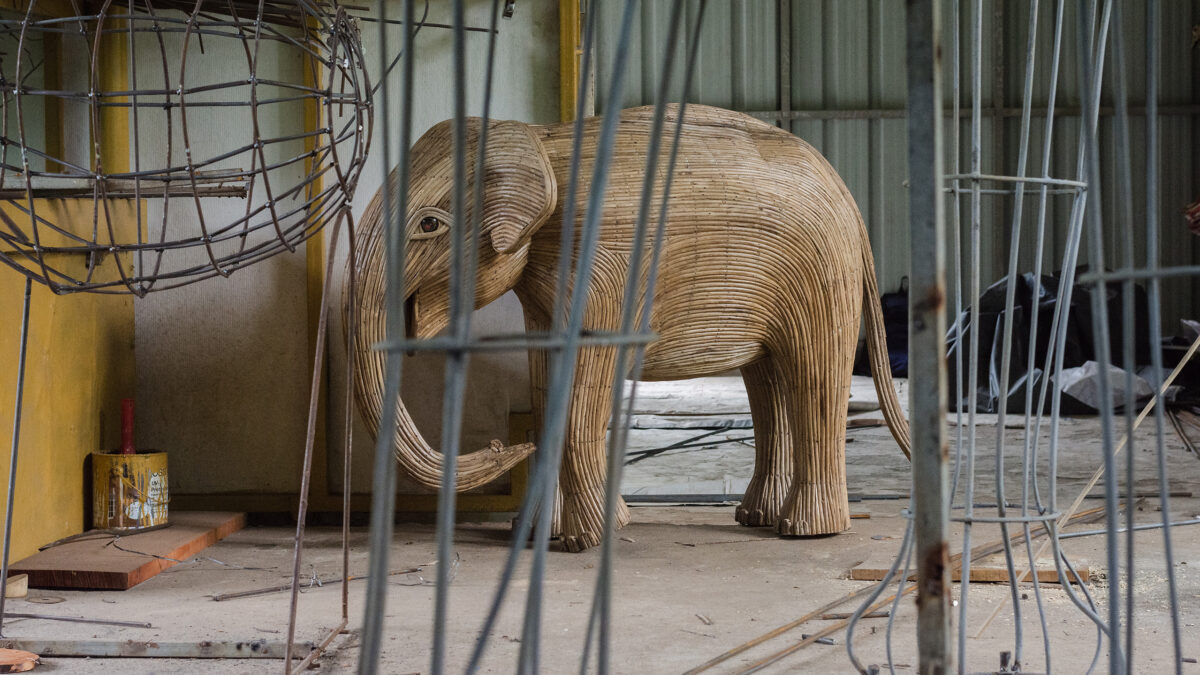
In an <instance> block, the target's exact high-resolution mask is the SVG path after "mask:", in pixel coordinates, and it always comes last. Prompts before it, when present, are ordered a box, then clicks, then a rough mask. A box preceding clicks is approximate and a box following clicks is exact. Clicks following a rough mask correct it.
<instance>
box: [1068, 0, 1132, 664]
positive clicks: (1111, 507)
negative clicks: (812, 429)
mask: <svg viewBox="0 0 1200 675" xmlns="http://www.w3.org/2000/svg"><path fill="white" fill-rule="evenodd" d="M1107 4H1108V2H1107V1H1106V5H1107ZM1089 10H1090V11H1088V12H1080V13H1079V35H1080V38H1079V70H1080V93H1081V94H1082V99H1083V101H1084V104H1085V105H1086V106H1088V111H1087V114H1085V115H1084V118H1085V120H1086V122H1085V124H1086V127H1085V132H1086V133H1085V134H1084V148H1083V149H1084V150H1085V153H1086V158H1087V171H1088V191H1089V193H1090V194H1089V195H1088V200H1089V201H1090V202H1091V203H1092V208H1089V209H1087V210H1086V213H1085V215H1086V217H1087V221H1088V230H1089V232H1088V249H1089V251H1088V258H1089V262H1090V265H1091V266H1092V268H1093V269H1104V264H1105V263H1104V240H1103V237H1104V229H1103V222H1102V220H1101V213H1100V210H1101V208H1102V204H1103V202H1102V201H1101V199H1100V186H1101V178H1100V140H1099V132H1098V130H1097V125H1096V122H1095V117H1094V116H1093V115H1094V110H1095V108H1096V106H1098V103H1099V101H1098V100H1097V99H1096V98H1095V97H1094V96H1093V92H1094V91H1096V90H1098V89H1099V83H1093V81H1092V74H1093V73H1094V72H1095V71H1096V70H1098V69H1099V67H1100V63H1099V62H1098V59H1097V62H1093V51H1092V38H1093V37H1094V36H1093V35H1092V29H1091V25H1092V22H1091V21H1089V19H1088V15H1094V14H1095V12H1096V3H1095V2H1094V1H1093V2H1091V3H1089ZM1107 296H1108V286H1107V283H1106V282H1105V281H1104V280H1103V279H1101V280H1099V281H1097V282H1096V287H1095V288H1094V289H1093V290H1092V327H1093V336H1094V339H1095V348H1096V362H1097V363H1098V364H1099V366H1100V367H1099V372H1098V373H1097V378H1096V379H1097V389H1098V390H1099V400H1100V401H1102V402H1107V401H1111V400H1112V399H1111V396H1112V384H1111V382H1110V381H1109V379H1110V375H1109V372H1108V368H1109V364H1110V363H1111V362H1112V358H1111V350H1110V345H1109V336H1108V327H1109V322H1108V306H1107ZM1100 412H1101V416H1100V419H1101V437H1102V439H1103V444H1102V454H1103V458H1102V459H1103V461H1104V501H1105V508H1106V513H1105V524H1106V529H1107V530H1108V537H1107V539H1106V543H1107V551H1106V553H1107V561H1106V562H1107V564H1108V574H1109V578H1110V579H1113V580H1114V583H1112V584H1110V585H1109V591H1108V596H1109V597H1108V645H1109V647H1108V668H1109V672H1110V673H1112V674H1113V675H1120V674H1121V673H1124V672H1125V658H1124V655H1123V652H1122V649H1121V588H1120V586H1121V585H1120V584H1119V583H1116V581H1115V580H1117V579H1119V577H1120V574H1121V560H1120V554H1119V553H1120V552H1119V546H1118V538H1117V519H1118V518H1119V514H1118V513H1117V493H1118V486H1117V474H1116V471H1115V468H1116V458H1115V457H1114V456H1113V451H1114V448H1115V444H1114V439H1113V429H1112V410H1111V409H1110V408H1109V406H1108V405H1102V406H1101V409H1100Z"/></svg>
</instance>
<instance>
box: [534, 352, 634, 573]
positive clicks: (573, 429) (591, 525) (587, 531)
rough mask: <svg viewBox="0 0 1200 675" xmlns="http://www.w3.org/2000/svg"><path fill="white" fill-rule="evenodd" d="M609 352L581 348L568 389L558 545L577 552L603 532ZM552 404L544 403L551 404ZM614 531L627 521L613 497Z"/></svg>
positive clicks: (610, 376)
mask: <svg viewBox="0 0 1200 675" xmlns="http://www.w3.org/2000/svg"><path fill="white" fill-rule="evenodd" d="M614 365H615V351H614V350H613V349H612V348H587V349H583V350H581V351H580V353H579V364H578V366H577V368H576V371H575V383H574V386H573V387H572V388H571V395H570V402H569V406H570V407H569V409H568V421H567V439H566V446H565V448H564V451H563V461H562V471H561V473H560V474H559V478H558V487H559V495H560V497H561V511H560V514H559V515H560V518H561V520H560V525H561V528H562V529H561V532H560V535H561V537H562V543H563V547H564V548H566V549H567V550H568V551H582V550H584V549H587V548H591V547H592V546H596V545H597V544H599V543H600V538H601V536H602V534H603V532H604V501H605V497H604V492H605V485H606V483H607V477H608V463H607V462H608V460H607V457H608V453H607V450H608V444H607V441H606V439H605V433H606V431H607V430H608V422H609V418H610V417H611V414H612V392H613V386H614V380H615V378H614V373H613V368H614ZM554 403H555V402H549V404H550V405H553V404H554ZM615 515H616V523H615V526H616V527H618V528H619V527H624V526H625V525H626V524H628V523H629V519H630V516H629V508H628V507H627V506H625V501H624V500H623V499H621V498H620V496H618V497H617V510H616V514H615Z"/></svg>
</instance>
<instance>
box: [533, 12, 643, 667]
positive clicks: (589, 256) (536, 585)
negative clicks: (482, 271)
mask: <svg viewBox="0 0 1200 675" xmlns="http://www.w3.org/2000/svg"><path fill="white" fill-rule="evenodd" d="M636 5H637V3H636V2H635V1H634V0H626V2H625V7H624V10H623V13H622V16H621V31H620V35H619V38H618V40H617V49H616V58H615V60H614V63H613V80H612V84H611V85H610V88H609V92H608V96H607V99H606V102H605V106H604V119H603V121H602V122H601V125H600V135H599V138H598V139H597V143H596V159H595V163H594V165H593V170H592V181H591V184H590V185H589V187H588V199H587V210H586V211H585V213H584V222H583V227H582V228H581V232H580V234H581V241H580V245H579V251H580V253H579V263H578V265H577V266H576V271H575V280H574V285H573V287H572V288H571V299H570V302H569V304H568V305H567V308H568V317H567V325H566V328H565V331H564V333H563V348H562V350H561V351H559V352H558V354H556V358H555V359H553V360H552V362H551V373H550V382H549V386H548V387H547V401H551V402H554V403H556V405H551V406H547V409H546V420H545V428H544V429H543V431H544V433H543V434H542V441H543V443H542V448H541V450H542V452H546V453H547V456H546V457H544V458H543V459H542V463H543V466H539V470H544V471H546V475H547V476H549V477H551V478H552V480H548V481H546V482H545V483H543V485H542V489H543V492H542V501H541V503H542V508H543V517H541V518H539V519H538V523H537V530H536V534H535V536H534V540H533V547H534V548H533V561H532V564H531V569H530V574H529V593H528V595H527V596H526V603H525V621H524V626H523V629H522V636H523V637H522V641H521V654H520V662H519V663H518V670H519V672H521V673H522V675H526V674H532V673H536V672H539V667H538V662H539V653H538V652H539V649H540V641H541V623H542V617H541V609H542V590H543V581H544V579H545V572H546V548H547V546H548V544H549V540H550V524H551V523H550V521H551V518H550V510H551V508H552V504H553V503H554V490H555V489H557V482H558V481H557V476H558V469H559V464H560V462H561V460H562V451H563V442H564V440H565V438H566V427H567V422H568V412H569V411H568V409H567V408H568V406H567V404H568V402H569V400H570V397H569V393H568V392H569V389H570V387H571V385H572V383H573V382H574V377H575V366H576V364H577V363H578V359H579V337H580V335H581V332H582V330H583V315H584V311H585V308H586V304H587V292H588V287H589V286H590V285H591V279H592V273H593V271H594V270H593V263H594V261H595V256H596V248H597V242H598V240H599V229H600V216H601V215H602V213H603V211H604V192H605V189H606V187H607V185H608V178H609V175H608V170H609V166H610V165H611V162H612V155H613V146H614V145H615V144H616V132H617V123H618V122H619V120H620V105H621V98H622V95H623V92H624V87H625V79H626V78H625V76H626V73H625V70H626V64H627V62H628V56H629V41H630V36H631V34H632V33H633V10H634V8H635V7H636ZM593 10H594V8H593ZM576 128H577V129H578V128H579V127H578V126H577V127H576ZM568 201H570V200H568ZM566 250H568V251H569V250H570V249H569V248H568V249H566Z"/></svg>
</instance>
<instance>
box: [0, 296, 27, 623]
mask: <svg viewBox="0 0 1200 675" xmlns="http://www.w3.org/2000/svg"><path fill="white" fill-rule="evenodd" d="M32 285H33V280H32V279H29V278H26V279H25V294H24V296H23V297H24V299H23V300H22V302H21V338H20V342H19V343H18V347H17V389H16V393H15V397H14V400H13V428H12V445H11V446H10V449H9V456H8V493H7V494H6V495H5V498H4V549H3V553H0V579H5V580H7V579H8V562H9V560H8V556H9V552H10V551H11V550H12V549H11V545H12V520H13V505H14V504H15V502H14V495H15V494H16V489H17V455H18V449H19V448H20V447H21V404H22V403H23V402H24V394H25V357H26V356H27V355H28V353H29V304H30V303H29V298H30V291H31V290H32V288H31V287H32ZM6 588H7V584H6ZM7 596H8V593H0V635H3V634H4V604H5V598H6V597H7Z"/></svg>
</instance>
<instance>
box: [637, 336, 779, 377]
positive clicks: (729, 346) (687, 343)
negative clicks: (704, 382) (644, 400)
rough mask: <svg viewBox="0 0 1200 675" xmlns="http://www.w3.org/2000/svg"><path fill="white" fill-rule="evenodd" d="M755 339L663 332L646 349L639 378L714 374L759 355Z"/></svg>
mask: <svg viewBox="0 0 1200 675" xmlns="http://www.w3.org/2000/svg"><path fill="white" fill-rule="evenodd" d="M765 354H766V352H765V351H764V349H763V346H762V344H761V343H760V342H758V341H753V340H748V339H746V338H745V337H741V336H738V337H714V336H712V335H671V334H669V333H668V334H664V335H661V336H660V339H658V340H656V341H655V342H653V343H651V344H650V346H649V347H647V348H646V359H645V362H644V365H643V366H642V373H641V377H639V378H638V379H641V380H648V381H654V380H684V379H688V378H692V377H706V376H709V375H718V374H720V373H724V372H728V371H730V370H735V369H737V368H741V367H742V366H745V365H747V364H749V363H752V362H754V361H757V360H758V359H760V358H762V357H763V356H764V355H765Z"/></svg>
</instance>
